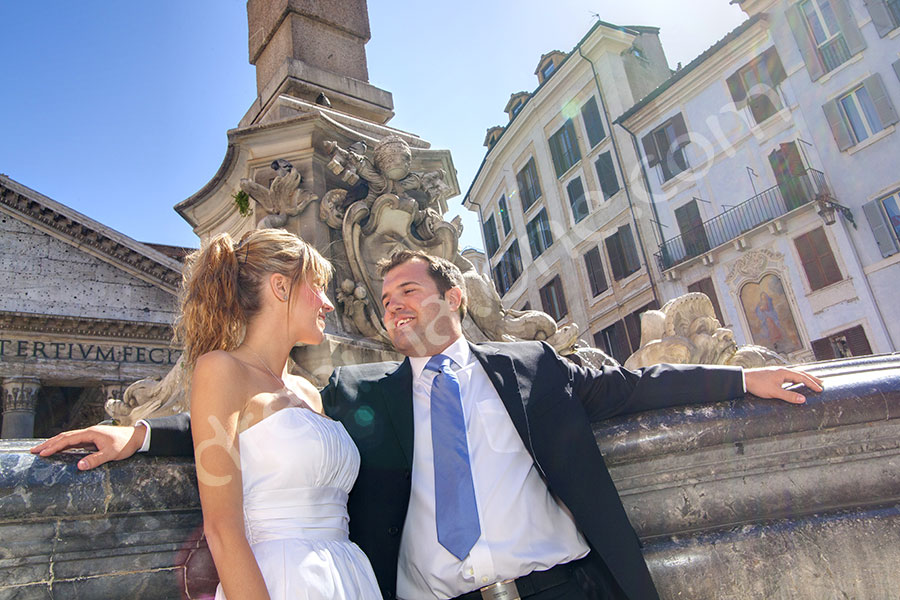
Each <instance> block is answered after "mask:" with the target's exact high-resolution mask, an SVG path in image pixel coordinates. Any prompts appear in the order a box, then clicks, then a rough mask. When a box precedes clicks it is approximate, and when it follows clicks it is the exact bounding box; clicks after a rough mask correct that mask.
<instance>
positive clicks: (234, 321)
mask: <svg viewBox="0 0 900 600" xmlns="http://www.w3.org/2000/svg"><path fill="white" fill-rule="evenodd" d="M330 276H331V265H330V264H329V263H328V261H327V260H325V259H324V258H323V257H322V256H321V255H320V254H319V253H318V252H316V250H315V249H313V248H312V247H311V246H310V245H309V244H307V243H306V242H304V241H302V240H301V239H299V238H298V237H296V236H294V235H292V234H290V233H288V232H286V231H283V230H278V229H263V230H257V231H253V232H251V233H249V234H247V235H246V236H244V238H243V239H242V240H241V242H240V243H239V244H237V245H235V244H234V243H233V241H232V239H231V238H230V237H229V236H228V235H227V234H220V235H218V236H216V237H214V238H212V240H210V241H209V242H208V243H207V244H204V246H203V247H202V248H201V249H200V250H198V251H197V252H195V253H193V254H192V255H191V256H189V257H188V258H187V261H186V266H185V274H184V289H183V295H182V303H181V308H182V314H181V317H180V318H179V321H178V322H177V324H176V335H177V336H178V337H179V339H180V340H181V341H182V343H183V345H184V355H185V364H186V365H187V367H188V368H191V369H193V376H192V378H191V380H192V384H191V392H190V393H191V422H192V430H193V439H194V453H195V459H196V466H197V481H198V484H199V488H200V502H201V505H202V508H203V523H204V531H205V533H206V538H207V542H208V544H209V549H210V551H211V553H212V556H213V560H214V561H215V565H216V569H217V571H218V573H219V578H220V582H221V583H220V584H219V588H218V589H217V592H216V598H217V600H219V599H223V598H225V597H226V596H227V597H228V598H231V599H232V600H234V599H241V600H243V599H249V598H253V599H256V598H272V599H275V598H278V599H287V598H291V599H293V598H308V599H319V598H321V599H325V598H328V599H333V598H344V599H357V598H359V599H375V598H379V599H380V598H381V594H380V592H379V590H378V585H377V583H376V580H375V575H374V573H373V572H372V567H371V566H370V565H369V561H368V560H367V559H366V557H365V555H364V554H363V552H362V551H361V550H360V549H359V548H358V547H357V546H356V545H355V544H353V543H352V542H350V540H349V539H348V537H347V533H348V517H347V508H346V504H347V494H348V492H349V491H350V488H351V487H352V486H353V482H354V481H355V479H356V475H357V471H358V469H359V453H358V451H357V449H356V447H355V446H354V444H353V442H352V441H351V439H350V436H349V435H348V434H347V432H346V431H345V430H344V428H343V426H342V425H341V424H340V423H338V422H337V421H332V420H331V419H329V418H328V417H326V416H324V415H323V414H322V404H321V400H320V398H319V393H318V391H317V390H316V388H315V387H314V386H313V385H312V384H311V383H310V382H309V381H307V380H306V379H304V378H302V377H297V376H294V375H290V374H288V372H287V367H286V365H287V361H288V357H289V353H290V351H291V348H293V347H294V345H295V344H297V343H304V344H319V343H321V342H322V340H323V339H324V329H325V315H326V313H328V312H331V311H332V310H334V306H333V305H332V304H331V302H330V301H329V300H328V298H327V297H326V295H325V292H324V288H325V285H326V284H327V282H328V280H329V278H330Z"/></svg>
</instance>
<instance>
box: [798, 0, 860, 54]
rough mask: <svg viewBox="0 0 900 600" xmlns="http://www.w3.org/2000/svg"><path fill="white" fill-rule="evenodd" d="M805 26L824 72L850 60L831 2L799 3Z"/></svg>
mask: <svg viewBox="0 0 900 600" xmlns="http://www.w3.org/2000/svg"><path fill="white" fill-rule="evenodd" d="M800 8H801V9H802V10H803V16H804V17H806V26H807V27H809V31H810V33H811V34H812V36H813V40H814V41H815V43H816V49H817V50H818V52H819V57H820V58H821V59H822V63H823V64H824V65H825V70H826V71H831V70H832V69H834V68H835V67H838V66H840V65H841V64H843V63H844V61H846V60H847V59H849V58H850V49H849V48H847V42H846V41H844V36H843V35H842V34H841V27H840V25H838V22H837V17H836V16H835V14H834V8H833V7H832V6H831V0H804V2H801V3H800Z"/></svg>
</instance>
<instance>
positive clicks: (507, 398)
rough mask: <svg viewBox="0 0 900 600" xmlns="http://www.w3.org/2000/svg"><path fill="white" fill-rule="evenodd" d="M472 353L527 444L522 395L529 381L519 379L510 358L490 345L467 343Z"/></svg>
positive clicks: (525, 395) (527, 390)
mask: <svg viewBox="0 0 900 600" xmlns="http://www.w3.org/2000/svg"><path fill="white" fill-rule="evenodd" d="M469 348H470V349H471V350H472V354H473V355H475V358H477V359H478V362H480V363H481V366H482V367H484V370H485V372H487V376H488V378H489V379H490V380H491V383H492V384H493V385H494V388H495V389H496V390H497V394H499V396H500V400H501V401H502V402H503V405H504V406H505V407H506V412H508V413H509V417H510V418H511V419H512V422H513V425H514V426H515V428H516V431H518V432H519V437H521V438H522V440H524V441H525V445H526V446H528V445H529V444H528V441H527V440H528V425H527V423H526V421H525V408H524V403H523V402H522V398H523V396H524V397H525V398H527V397H528V395H529V393H530V391H531V381H529V380H527V379H520V378H519V377H518V374H517V373H516V369H515V367H514V366H513V362H512V359H510V358H509V357H508V356H506V355H505V354H501V353H500V352H498V351H497V350H496V349H494V348H491V347H490V346H484V345H475V344H471V343H470V344H469Z"/></svg>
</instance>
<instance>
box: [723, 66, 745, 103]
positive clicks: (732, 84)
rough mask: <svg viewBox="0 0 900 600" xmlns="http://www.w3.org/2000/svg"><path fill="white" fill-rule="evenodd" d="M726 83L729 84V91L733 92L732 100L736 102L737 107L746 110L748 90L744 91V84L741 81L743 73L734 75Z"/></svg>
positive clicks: (736, 72) (738, 72)
mask: <svg viewBox="0 0 900 600" xmlns="http://www.w3.org/2000/svg"><path fill="white" fill-rule="evenodd" d="M725 83H726V84H728V91H729V92H731V99H732V100H734V104H735V106H737V107H738V108H744V106H745V105H746V104H747V90H745V89H744V82H743V81H741V72H740V71H735V72H734V73H732V74H731V77H729V78H728V79H726V80H725Z"/></svg>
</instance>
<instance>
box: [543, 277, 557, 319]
mask: <svg viewBox="0 0 900 600" xmlns="http://www.w3.org/2000/svg"><path fill="white" fill-rule="evenodd" d="M540 292H541V308H543V309H544V312H545V313H547V314H548V315H550V316H551V317H553V320H554V321H555V320H556V317H554V316H553V312H552V311H551V310H550V306H551V303H550V290H549V289H548V287H547V286H546V285H545V286H544V287H542V288H541V289H540Z"/></svg>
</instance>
